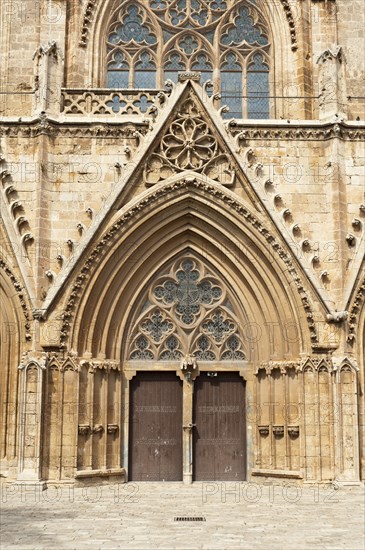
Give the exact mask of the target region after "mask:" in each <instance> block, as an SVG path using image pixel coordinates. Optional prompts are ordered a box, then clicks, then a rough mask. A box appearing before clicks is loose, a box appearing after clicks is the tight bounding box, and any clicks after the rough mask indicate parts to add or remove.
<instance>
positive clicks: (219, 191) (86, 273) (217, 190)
mask: <svg viewBox="0 0 365 550" xmlns="http://www.w3.org/2000/svg"><path fill="white" fill-rule="evenodd" d="M194 189H196V190H200V192H203V193H207V194H208V195H210V196H211V197H214V198H215V199H218V200H219V201H222V203H223V204H225V205H226V206H229V208H230V209H232V210H234V211H235V212H236V213H237V214H239V215H240V217H241V220H242V221H244V223H248V224H249V225H250V226H251V228H252V229H254V231H255V232H257V233H258V235H259V238H260V239H262V240H263V241H265V242H266V243H267V245H269V246H270V248H272V250H273V251H274V253H275V255H277V257H278V258H280V260H281V261H282V262H284V264H285V265H286V268H287V273H288V275H289V276H290V277H291V280H292V281H294V284H295V286H296V288H297V291H298V293H299V295H300V299H301V301H302V304H303V308H304V311H305V315H306V320H307V325H308V328H309V331H310V338H311V342H312V345H315V344H316V343H317V342H318V336H317V332H316V325H315V321H314V312H313V306H312V304H311V300H310V298H309V295H308V293H307V291H306V290H305V288H304V285H303V283H302V281H301V278H300V276H299V274H298V272H297V269H296V267H295V265H294V262H293V260H292V259H291V257H290V254H289V253H287V252H286V251H285V250H284V248H283V247H282V245H281V244H280V243H279V241H278V240H277V238H276V237H275V236H274V235H273V234H272V233H271V232H270V231H269V230H268V229H267V228H265V227H264V225H263V224H262V222H261V221H260V220H259V219H258V218H257V217H256V216H255V215H253V214H252V213H251V212H250V211H249V210H248V209H247V207H245V206H243V205H242V203H240V202H239V201H238V200H237V199H236V198H235V197H234V195H231V194H227V191H225V189H224V187H218V186H217V185H216V184H213V183H212V184H211V185H209V184H207V183H205V182H203V181H200V180H199V179H197V178H192V177H188V178H185V179H181V180H178V181H175V182H173V183H169V184H165V185H163V186H161V185H159V186H158V188H157V189H156V190H151V192H150V193H149V194H148V195H147V196H146V197H145V198H143V199H141V200H139V201H137V202H135V203H134V205H133V206H132V207H130V208H128V209H127V210H126V211H125V213H124V214H123V215H122V216H121V217H120V218H119V220H118V221H117V222H115V223H114V224H113V226H112V227H111V228H110V229H109V230H108V232H107V233H106V234H105V235H104V236H103V237H102V239H101V240H100V241H99V243H98V244H97V245H96V246H95V247H94V249H93V251H92V252H91V254H90V255H89V258H88V259H87V260H86V262H85V263H84V265H83V267H82V268H81V269H80V271H79V274H78V275H77V276H76V279H75V282H74V284H73V287H72V290H71V293H70V294H69V298H68V301H67V304H66V307H65V310H64V313H63V323H62V327H61V332H60V342H61V344H62V345H65V344H66V341H67V340H68V336H69V331H70V328H71V320H72V318H73V315H74V311H75V307H76V304H77V303H78V301H79V299H80V297H81V294H82V292H83V288H84V287H85V284H86V282H87V281H88V280H89V279H90V276H91V274H92V272H93V270H92V268H93V267H95V266H96V265H97V264H98V262H100V261H102V258H103V256H104V254H107V253H108V251H109V247H110V246H111V243H112V242H116V241H118V239H119V235H120V231H121V228H122V227H123V226H125V225H126V224H127V223H129V222H130V221H133V222H135V221H136V216H138V215H140V214H141V213H142V212H143V210H144V209H145V208H147V207H148V206H149V205H152V204H153V203H155V202H157V201H159V200H160V199H161V198H163V197H164V196H166V197H168V196H169V194H170V193H171V192H173V193H174V194H175V195H176V194H177V193H178V191H179V190H180V191H182V192H184V191H185V190H191V191H193V190H194Z"/></svg>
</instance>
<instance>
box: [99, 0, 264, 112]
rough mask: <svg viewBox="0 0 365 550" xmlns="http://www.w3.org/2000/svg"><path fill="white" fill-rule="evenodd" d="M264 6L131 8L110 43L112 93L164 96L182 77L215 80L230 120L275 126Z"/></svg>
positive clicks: (198, 2) (200, 2)
mask: <svg viewBox="0 0 365 550" xmlns="http://www.w3.org/2000/svg"><path fill="white" fill-rule="evenodd" d="M258 4H259V3H258V2H256V0H246V1H241V2H237V1H236V0H225V1H224V0H174V1H170V0H160V1H157V0H156V1H155V0H153V1H152V0H150V2H137V1H135V0H134V1H133V0H132V1H130V2H128V1H126V2H124V3H123V4H122V7H121V8H119V9H118V10H117V11H116V12H115V13H114V14H113V16H112V19H111V23H110V25H109V29H108V34H107V40H106V49H107V57H106V66H107V69H106V73H107V74H106V85H107V86H108V87H110V88H127V87H129V88H140V89H141V88H142V89H148V88H155V89H156V88H157V89H161V88H163V86H164V82H165V81H166V80H167V79H169V80H172V81H173V82H177V80H178V74H179V72H181V71H196V72H200V73H201V83H203V82H206V81H207V80H212V81H213V83H214V89H215V91H220V92H221V96H222V104H226V105H228V107H229V109H230V110H229V112H228V113H226V114H224V116H226V117H227V118H231V117H235V118H269V116H270V101H269V97H270V71H271V70H272V68H271V64H272V60H271V56H270V53H271V45H270V38H269V36H270V33H269V29H268V26H267V23H266V22H265V19H264V17H263V15H262V14H261V12H260V11H259V7H258Z"/></svg>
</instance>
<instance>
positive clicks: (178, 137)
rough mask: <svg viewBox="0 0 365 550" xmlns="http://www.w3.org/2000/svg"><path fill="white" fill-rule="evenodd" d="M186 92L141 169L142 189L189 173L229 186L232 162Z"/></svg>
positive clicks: (210, 125)
mask: <svg viewBox="0 0 365 550" xmlns="http://www.w3.org/2000/svg"><path fill="white" fill-rule="evenodd" d="M194 96H195V94H194V93H193V92H192V90H190V93H189V94H188V96H187V97H185V98H182V101H181V102H180V104H179V105H178V106H177V110H176V112H175V116H174V118H173V119H172V120H170V121H169V122H168V124H167V125H166V127H165V128H164V131H163V133H162V136H161V138H160V140H159V142H158V143H157V145H155V147H154V148H153V151H152V152H151V153H150V154H149V156H148V158H147V161H146V163H145V165H144V169H143V180H144V183H145V185H146V186H150V185H153V184H155V183H159V182H161V181H163V180H165V179H167V178H169V177H170V176H172V175H175V174H179V173H182V172H184V171H186V170H192V171H194V172H196V173H198V174H204V175H205V176H207V177H208V178H209V179H211V180H214V181H216V182H218V183H221V184H222V185H226V186H232V185H233V184H234V183H235V180H236V170H235V167H234V165H233V162H232V159H231V158H230V155H229V153H228V151H227V148H226V147H224V146H223V145H222V144H221V143H220V140H219V137H218V136H217V132H214V130H213V125H212V122H211V120H209V117H208V116H207V113H206V112H205V111H204V109H203V108H202V106H201V105H200V104H199V102H198V101H197V98H196V97H194Z"/></svg>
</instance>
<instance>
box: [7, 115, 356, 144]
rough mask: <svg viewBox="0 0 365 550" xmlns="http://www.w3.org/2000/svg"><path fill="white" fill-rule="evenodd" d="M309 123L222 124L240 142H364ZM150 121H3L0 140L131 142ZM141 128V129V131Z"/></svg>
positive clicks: (350, 132) (334, 127) (338, 126)
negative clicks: (44, 138)
mask: <svg viewBox="0 0 365 550" xmlns="http://www.w3.org/2000/svg"><path fill="white" fill-rule="evenodd" d="M311 122H312V121H310V120H303V121H301V123H300V124H298V121H296V122H294V123H293V126H289V124H286V125H285V127H284V126H283V125H282V121H277V120H272V121H270V122H265V124H263V125H262V126H260V127H258V126H257V125H253V124H250V123H246V122H245V123H238V122H237V121H236V120H230V121H228V122H227V123H225V126H226V130H227V133H229V134H230V135H231V136H232V137H233V138H235V139H236V138H237V137H238V134H240V135H239V139H240V140H243V141H244V140H267V141H271V140H282V141H293V140H294V141H295V140H296V141H326V140H330V139H341V140H349V141H364V140H365V126H363V125H362V126H359V125H357V127H351V126H349V125H348V124H346V123H343V122H326V123H323V124H318V123H315V122H314V121H313V123H311ZM149 126H150V121H146V120H145V119H143V117H142V116H141V117H140V120H138V121H133V122H132V121H130V120H122V121H120V122H119V121H118V122H117V121H116V120H115V119H114V117H113V119H112V121H111V122H109V121H108V122H106V120H105V121H104V120H103V121H100V120H97V119H95V118H94V119H93V117H87V116H77V117H75V120H72V121H70V120H67V121H62V120H55V119H50V118H48V117H47V116H46V115H42V116H40V117H37V118H35V119H32V120H29V121H19V119H16V120H15V119H11V120H10V119H9V121H6V120H5V119H3V121H2V123H1V125H0V136H1V137H2V136H5V137H6V136H7V137H18V136H19V137H24V138H34V137H38V136H39V135H41V134H46V135H49V136H53V137H57V136H60V137H68V136H69V137H90V138H93V137H95V138H103V137H111V138H118V137H120V138H133V137H135V133H136V130H137V129H139V131H140V132H142V135H146V133H147V132H148V128H149ZM141 127H142V128H141Z"/></svg>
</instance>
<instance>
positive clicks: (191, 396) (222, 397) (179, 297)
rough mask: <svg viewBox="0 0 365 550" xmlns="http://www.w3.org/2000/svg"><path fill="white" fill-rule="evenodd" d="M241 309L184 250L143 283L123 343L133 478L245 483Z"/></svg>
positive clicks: (203, 264)
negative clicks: (214, 480)
mask: <svg viewBox="0 0 365 550" xmlns="http://www.w3.org/2000/svg"><path fill="white" fill-rule="evenodd" d="M239 309H240V308H239V306H238V304H237V302H236V300H235V298H234V292H233V291H232V290H231V289H230V288H229V287H228V285H227V284H226V283H225V281H224V279H223V277H222V276H221V275H220V274H219V273H217V272H216V270H214V269H213V268H212V267H211V266H210V265H209V263H208V262H206V261H205V260H204V259H203V258H201V257H199V255H197V254H196V253H194V252H193V250H190V249H189V248H188V249H185V250H183V251H181V252H180V253H179V254H178V255H177V256H176V257H174V258H172V259H170V260H169V261H168V262H166V263H165V264H164V266H163V267H162V268H161V269H160V270H159V271H158V272H157V273H156V274H155V275H154V276H153V277H152V279H150V280H149V281H148V283H147V285H146V287H145V289H144V290H143V291H142V292H141V295H140V296H139V297H138V299H137V303H136V305H135V307H133V308H132V314H131V316H130V319H129V321H128V323H127V329H126V330H127V335H126V337H125V338H124V342H125V345H124V346H123V347H124V358H123V357H122V362H123V370H124V372H125V374H126V377H127V379H129V380H130V383H129V384H127V385H126V388H125V392H126V395H125V398H126V400H128V401H129V404H130V407H129V411H128V413H129V422H127V423H126V424H125V428H126V430H128V432H129V436H128V438H127V439H126V440H125V447H126V448H127V449H128V456H125V463H128V477H129V479H131V480H134V481H144V480H146V481H147V480H148V481H161V480H169V481H179V480H184V481H185V482H191V481H192V480H193V479H194V480H199V481H201V480H211V479H217V480H223V479H226V480H244V479H246V461H247V457H246V454H247V451H246V437H245V409H246V405H245V382H244V379H243V377H242V375H243V376H244V372H243V368H244V366H247V363H248V362H247V361H245V359H246V353H245V350H244V342H243V338H242V333H241V332H242V331H241V326H242V316H241V315H240V311H239ZM176 374H177V376H176ZM182 382H183V383H182ZM128 398H129V399H128ZM162 412H163V414H161V413H162ZM208 455H209V460H208ZM127 461H128V462H127Z"/></svg>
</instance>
